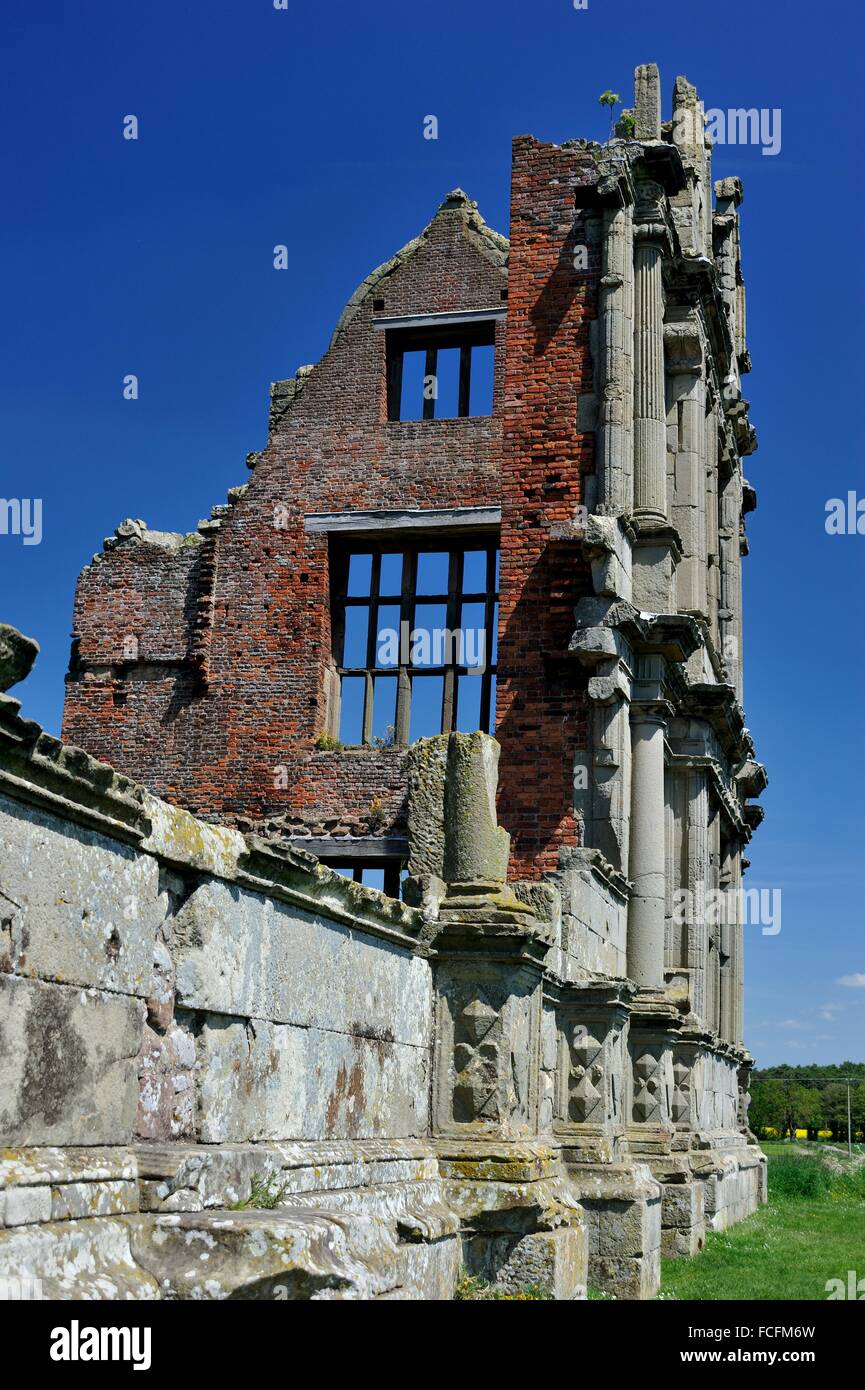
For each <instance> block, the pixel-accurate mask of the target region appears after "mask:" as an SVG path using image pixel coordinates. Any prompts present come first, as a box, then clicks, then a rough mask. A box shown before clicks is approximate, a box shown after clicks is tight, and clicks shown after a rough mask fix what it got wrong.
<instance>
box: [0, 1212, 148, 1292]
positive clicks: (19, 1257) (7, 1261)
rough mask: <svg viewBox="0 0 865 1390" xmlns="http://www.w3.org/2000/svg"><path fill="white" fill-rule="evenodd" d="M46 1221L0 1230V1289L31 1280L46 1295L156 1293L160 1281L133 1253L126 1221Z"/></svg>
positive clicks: (104, 1219) (105, 1218) (110, 1218)
mask: <svg viewBox="0 0 865 1390" xmlns="http://www.w3.org/2000/svg"><path fill="white" fill-rule="evenodd" d="M134 1219H135V1218H123V1217H95V1218H94V1219H93V1220H90V1221H58V1222H45V1223H43V1224H41V1225H37V1226H20V1227H17V1228H13V1229H11V1230H10V1229H8V1228H7V1229H6V1230H2V1231H0V1290H2V1288H3V1287H4V1286H6V1285H12V1286H14V1285H15V1284H16V1282H18V1281H24V1280H27V1281H33V1282H34V1283H35V1285H36V1287H37V1288H40V1293H39V1296H40V1297H41V1298H43V1299H51V1300H55V1299H76V1300H77V1299H84V1300H88V1301H89V1300H92V1299H108V1300H116V1299H123V1300H125V1299H153V1298H158V1297H159V1286H158V1284H157V1282H156V1280H155V1279H153V1278H152V1277H151V1276H150V1275H149V1274H148V1273H147V1272H146V1271H145V1270H144V1269H142V1268H141V1266H140V1265H138V1264H137V1263H136V1261H135V1260H134V1259H133V1257H132V1253H131V1250H130V1242H129V1228H128V1226H127V1225H126V1221H128V1220H134Z"/></svg>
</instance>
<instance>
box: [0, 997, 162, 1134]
mask: <svg viewBox="0 0 865 1390" xmlns="http://www.w3.org/2000/svg"><path fill="white" fill-rule="evenodd" d="M143 1024H144V1005H143V1004H142V1003H141V1002H140V1001H138V1000H136V999H131V998H128V997H126V996H122V995H116V994H105V993H101V992H100V991H98V990H82V989H72V988H70V987H69V986H66V985H48V984H43V983H42V982H41V981H38V980H23V979H19V978H16V977H15V976H12V975H0V1143H2V1144H3V1145H6V1146H8V1147H13V1146H21V1145H30V1144H124V1143H127V1142H128V1141H129V1139H130V1138H131V1136H132V1125H133V1121H134V1119H135V1109H136V1105H137V1101H138V1085H137V1079H136V1071H137V1068H136V1056H137V1054H138V1049H139V1046H140V1043H141V1032H142V1027H143Z"/></svg>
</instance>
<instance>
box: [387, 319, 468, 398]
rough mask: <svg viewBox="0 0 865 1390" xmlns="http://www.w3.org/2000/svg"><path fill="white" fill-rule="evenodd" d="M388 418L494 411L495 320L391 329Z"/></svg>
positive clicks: (389, 337)
mask: <svg viewBox="0 0 865 1390" xmlns="http://www.w3.org/2000/svg"><path fill="white" fill-rule="evenodd" d="M386 352H387V386H388V391H387V414H388V419H389V420H447V419H455V418H457V417H459V416H465V415H491V414H492V411H493V376H494V370H495V322H494V321H492V320H491V321H489V322H482V323H474V324H469V325H459V326H455V327H450V328H432V329H430V328H427V329H423V328H398V329H389V330H388V332H387V349H386Z"/></svg>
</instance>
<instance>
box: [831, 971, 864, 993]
mask: <svg viewBox="0 0 865 1390" xmlns="http://www.w3.org/2000/svg"><path fill="white" fill-rule="evenodd" d="M836 984H839V985H844V986H845V987H846V988H847V989H865V974H859V975H842V976H841V978H840V980H837V981H836Z"/></svg>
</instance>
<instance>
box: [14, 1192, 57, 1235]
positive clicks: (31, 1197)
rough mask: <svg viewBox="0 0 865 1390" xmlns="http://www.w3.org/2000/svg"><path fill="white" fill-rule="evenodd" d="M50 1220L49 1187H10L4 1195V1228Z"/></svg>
mask: <svg viewBox="0 0 865 1390" xmlns="http://www.w3.org/2000/svg"><path fill="white" fill-rule="evenodd" d="M50 1220H51V1188H50V1187H11V1188H9V1190H8V1191H7V1193H6V1211H5V1213H4V1224H5V1225H6V1226H27V1225H29V1224H30V1223H31V1222H34V1221H50Z"/></svg>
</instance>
